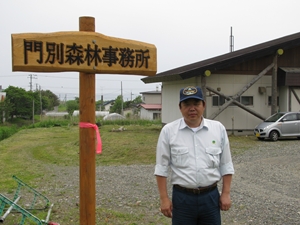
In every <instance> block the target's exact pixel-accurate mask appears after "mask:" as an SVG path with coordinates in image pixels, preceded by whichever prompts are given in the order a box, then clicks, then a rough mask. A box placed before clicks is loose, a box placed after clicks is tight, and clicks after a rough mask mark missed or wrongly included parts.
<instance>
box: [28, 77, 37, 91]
mask: <svg viewBox="0 0 300 225" xmlns="http://www.w3.org/2000/svg"><path fill="white" fill-rule="evenodd" d="M28 76H29V79H30V81H29V87H30V91H32V79H37V77H36V74H29V75H28Z"/></svg>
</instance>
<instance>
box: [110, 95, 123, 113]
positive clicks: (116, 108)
mask: <svg viewBox="0 0 300 225" xmlns="http://www.w3.org/2000/svg"><path fill="white" fill-rule="evenodd" d="M122 103H123V100H122V96H121V95H119V96H118V97H117V98H116V100H115V103H114V105H113V106H112V107H110V110H109V113H119V114H122Z"/></svg>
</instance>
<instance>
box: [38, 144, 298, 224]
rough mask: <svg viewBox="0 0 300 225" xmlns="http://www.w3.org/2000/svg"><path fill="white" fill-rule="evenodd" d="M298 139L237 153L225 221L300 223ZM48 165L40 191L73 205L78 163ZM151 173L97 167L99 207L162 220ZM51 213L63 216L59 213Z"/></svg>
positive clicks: (135, 168)
mask: <svg viewBox="0 0 300 225" xmlns="http://www.w3.org/2000/svg"><path fill="white" fill-rule="evenodd" d="M299 143H300V142H299V141H298V140H297V139H290V140H280V141H277V142H271V141H261V142H259V144H258V146H259V147H257V146H255V148H254V147H253V148H251V149H250V150H247V151H246V152H245V153H243V154H242V155H238V156H234V157H233V161H234V166H235V171H236V173H235V175H234V177H233V182H232V191H231V198H232V207H231V209H230V210H229V211H227V212H222V220H223V223H222V224H229V225H232V224H235V225H242V224H253V225H260V224H272V225H274V224H280V225H282V224H286V225H292V224H300V181H299V180H300V163H299V162H300V148H299ZM231 148H239V146H232V147H231ZM48 169H49V170H50V172H49V175H50V176H52V178H51V179H54V182H53V183H52V184H49V185H48V186H47V187H45V188H44V190H42V191H45V192H46V193H50V195H49V194H48V195H47V197H48V198H49V199H50V200H51V201H52V202H54V203H55V207H56V208H58V209H59V208H60V207H67V208H68V207H72V208H74V206H76V205H78V202H79V198H78V185H79V179H78V176H79V175H78V167H76V168H70V167H57V166H56V167H49V168H48ZM153 172H154V165H142V166H141V165H133V166H100V167H97V171H96V173H97V178H96V182H97V183H96V185H97V207H103V208H106V209H111V210H114V211H121V212H127V213H132V214H139V213H142V214H145V222H144V223H142V224H162V222H158V221H162V218H161V217H162V215H161V214H160V213H159V212H158V207H159V205H158V203H159V199H158V192H157V187H156V181H155V177H154V176H153ZM220 185H221V184H219V187H220ZM51 193H52V195H51ZM170 194H171V192H170ZM53 217H54V218H53ZM53 217H52V218H53V220H55V219H56V220H59V213H57V212H55V213H54V214H53ZM97 221H98V222H99V224H102V223H101V221H99V220H98V219H97ZM163 221H168V220H163ZM98 222H97V224H98ZM164 224H166V223H164ZM169 224H171V223H169Z"/></svg>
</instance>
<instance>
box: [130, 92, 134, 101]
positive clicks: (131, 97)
mask: <svg viewBox="0 0 300 225" xmlns="http://www.w3.org/2000/svg"><path fill="white" fill-rule="evenodd" d="M132 95H134V94H132V91H131V92H130V101H132Z"/></svg>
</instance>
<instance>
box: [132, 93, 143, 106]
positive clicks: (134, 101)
mask: <svg viewBox="0 0 300 225" xmlns="http://www.w3.org/2000/svg"><path fill="white" fill-rule="evenodd" d="M142 102H143V100H142V96H141V95H138V96H137V97H136V98H135V99H133V103H135V104H140V103H142Z"/></svg>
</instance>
